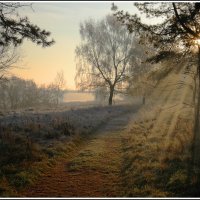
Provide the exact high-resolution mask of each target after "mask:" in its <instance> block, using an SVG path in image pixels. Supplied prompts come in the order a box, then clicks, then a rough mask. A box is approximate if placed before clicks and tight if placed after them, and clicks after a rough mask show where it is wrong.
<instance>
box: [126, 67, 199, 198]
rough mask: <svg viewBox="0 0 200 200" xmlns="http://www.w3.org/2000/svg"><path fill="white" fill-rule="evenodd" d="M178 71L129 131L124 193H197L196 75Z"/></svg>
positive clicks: (169, 76) (150, 101)
mask: <svg viewBox="0 0 200 200" xmlns="http://www.w3.org/2000/svg"><path fill="white" fill-rule="evenodd" d="M184 70H185V69H184V67H183V68H182V70H181V71H180V72H176V71H172V72H171V73H170V74H169V75H168V76H167V77H166V78H164V79H163V80H162V81H161V82H160V84H159V85H158V86H157V88H155V90H154V92H153V93H152V95H151V97H150V98H149V99H148V100H147V101H148V103H147V105H145V107H144V108H143V109H141V110H140V114H138V118H137V119H136V121H135V123H133V124H131V125H130V128H129V131H127V132H126V133H125V134H124V135H123V151H124V165H123V169H122V179H123V189H122V190H123V191H124V194H123V195H124V196H134V197H135V196H143V197H146V196H151V197H166V196H168V197H171V196H179V197H180V196H195V195H199V193H198V191H197V189H198V188H197V185H198V179H197V177H196V176H193V177H190V173H189V172H190V169H191V166H190V164H191V143H192V138H193V134H192V127H193V123H192V121H193V109H192V108H191V107H190V106H188V104H191V103H192V91H191V89H190V88H189V86H188V85H181V84H180V83H181V82H182V81H184V83H191V82H192V79H191V78H190V77H189V76H186V75H184Z"/></svg>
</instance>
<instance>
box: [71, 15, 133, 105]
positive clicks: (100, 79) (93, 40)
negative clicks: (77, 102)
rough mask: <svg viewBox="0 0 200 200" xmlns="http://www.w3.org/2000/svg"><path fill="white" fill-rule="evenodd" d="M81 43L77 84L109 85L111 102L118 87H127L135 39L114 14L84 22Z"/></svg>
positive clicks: (84, 86)
mask: <svg viewBox="0 0 200 200" xmlns="http://www.w3.org/2000/svg"><path fill="white" fill-rule="evenodd" d="M80 35H81V39H82V43H81V44H80V45H79V46H77V48H76V51H75V52H76V58H77V73H76V78H75V81H76V85H77V87H78V88H80V89H83V90H84V89H88V88H97V87H107V88H108V90H109V100H108V103H109V105H112V100H113V95H114V92H115V91H116V89H118V90H121V89H122V88H124V87H125V86H126V82H127V79H128V77H129V69H130V67H131V65H130V62H129V61H130V59H131V57H133V56H134V51H136V49H135V48H134V47H135V44H136V39H135V37H134V35H133V34H131V33H129V32H128V31H127V30H126V28H125V27H123V26H122V25H121V23H120V22H118V21H117V20H116V19H115V18H114V17H113V16H109V15H108V16H106V18H105V19H103V20H100V21H94V20H92V19H90V20H87V21H85V22H84V23H81V25H80Z"/></svg>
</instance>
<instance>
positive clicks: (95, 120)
mask: <svg viewBox="0 0 200 200" xmlns="http://www.w3.org/2000/svg"><path fill="white" fill-rule="evenodd" d="M129 110H130V106H113V107H107V106H106V107H93V108H88V109H79V110H69V111H65V112H57V113H52V112H49V113H46V114H44V113H43V114H41V113H40V114H39V113H38V114H31V113H27V114H26V115H24V116H23V115H22V114H18V115H17V116H11V115H9V116H7V117H5V116H4V117H2V119H1V126H0V152H1V156H0V165H1V168H0V195H1V196H16V195H17V193H18V191H19V190H21V189H23V188H24V187H26V186H28V185H31V184H33V183H34V182H35V181H36V180H37V178H38V176H39V175H41V174H42V173H43V172H44V171H45V170H48V168H49V167H51V166H52V165H53V164H54V163H55V162H56V160H57V159H58V158H59V157H63V156H69V155H70V154H71V153H72V152H73V151H74V150H77V149H76V147H77V145H79V144H80V143H81V142H83V141H84V138H85V139H86V138H87V136H88V135H90V133H91V132H92V131H94V130H95V129H97V128H98V127H99V126H101V125H102V123H104V122H105V121H107V120H108V119H110V118H112V117H114V116H117V115H120V114H121V113H123V112H128V111H129ZM13 118H14V119H13Z"/></svg>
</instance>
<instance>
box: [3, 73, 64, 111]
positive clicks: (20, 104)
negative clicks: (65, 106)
mask: <svg viewBox="0 0 200 200" xmlns="http://www.w3.org/2000/svg"><path fill="white" fill-rule="evenodd" d="M63 94H64V92H63V91H62V90H61V89H60V87H59V86H58V85H56V84H55V83H51V84H49V85H47V86H45V85H42V86H38V85H37V84H36V83H35V82H34V81H32V80H24V79H21V78H18V77H15V76H13V77H11V78H7V80H6V81H4V82H3V83H1V84H0V110H10V109H19V108H29V107H34V106H49V105H57V104H58V103H59V102H60V101H61V100H62V98H63Z"/></svg>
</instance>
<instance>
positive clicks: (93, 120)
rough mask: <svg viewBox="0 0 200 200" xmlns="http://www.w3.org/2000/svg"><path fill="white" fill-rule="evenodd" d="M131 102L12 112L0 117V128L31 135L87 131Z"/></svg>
mask: <svg viewBox="0 0 200 200" xmlns="http://www.w3.org/2000/svg"><path fill="white" fill-rule="evenodd" d="M132 107H133V105H125V104H124V105H123V104H122V105H115V106H112V107H110V106H93V107H88V108H79V109H77V108H76V109H74V108H71V109H68V110H64V111H62V110H60V109H57V110H48V111H43V112H41V111H40V112H36V111H32V110H31V111H26V112H22V111H21V112H14V113H9V114H7V115H4V116H1V117H0V122H1V123H0V125H1V130H2V131H3V130H4V129H9V130H10V131H11V132H13V133H14V134H17V133H21V134H26V135H27V136H28V137H30V138H34V139H36V140H37V139H53V138H59V137H61V136H62V137H67V136H71V135H74V134H82V133H89V132H90V131H92V130H93V129H95V128H97V127H98V126H99V125H101V124H102V123H103V122H105V121H106V120H108V119H109V118H112V117H113V116H117V115H120V114H121V113H123V112H127V111H129V110H130V108H132Z"/></svg>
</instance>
